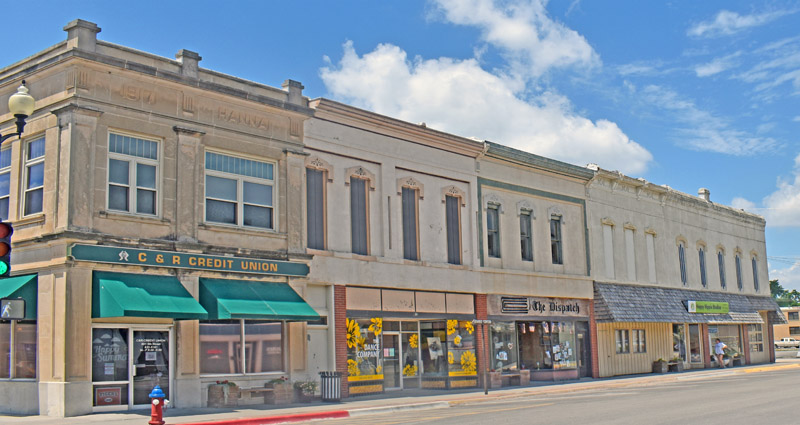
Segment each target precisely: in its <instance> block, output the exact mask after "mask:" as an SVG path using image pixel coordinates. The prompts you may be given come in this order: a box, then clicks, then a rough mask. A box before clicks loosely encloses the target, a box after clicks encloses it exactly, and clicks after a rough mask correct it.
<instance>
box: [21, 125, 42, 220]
mask: <svg viewBox="0 0 800 425" xmlns="http://www.w3.org/2000/svg"><path fill="white" fill-rule="evenodd" d="M43 196H44V137H41V138H39V139H36V140H32V141H30V142H28V144H27V145H26V146H25V194H24V198H25V201H24V202H23V205H24V207H23V212H22V215H31V214H37V213H40V212H42V199H43Z"/></svg>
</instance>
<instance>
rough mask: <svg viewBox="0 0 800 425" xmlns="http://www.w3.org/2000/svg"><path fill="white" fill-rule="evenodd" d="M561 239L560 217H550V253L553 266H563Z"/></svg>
mask: <svg viewBox="0 0 800 425" xmlns="http://www.w3.org/2000/svg"><path fill="white" fill-rule="evenodd" d="M561 245H562V238H561V217H560V216H551V217H550V253H551V255H552V258H553V264H564V256H563V250H562V247H561Z"/></svg>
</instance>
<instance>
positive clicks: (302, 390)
mask: <svg viewBox="0 0 800 425" xmlns="http://www.w3.org/2000/svg"><path fill="white" fill-rule="evenodd" d="M317 385H318V383H317V381H312V380H304V381H295V382H294V385H293V386H294V392H295V395H296V396H297V400H299V401H300V402H301V403H310V402H311V400H313V399H314V395H315V394H316V392H317Z"/></svg>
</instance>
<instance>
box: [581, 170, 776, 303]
mask: <svg viewBox="0 0 800 425" xmlns="http://www.w3.org/2000/svg"><path fill="white" fill-rule="evenodd" d="M587 191H588V200H587V210H588V212H589V218H588V223H589V240H590V253H591V254H590V256H591V261H592V264H593V268H592V276H593V277H595V278H596V279H597V280H600V281H604V282H612V283H614V282H618V283H635V284H653V283H651V282H649V275H648V268H649V264H648V259H647V247H646V240H645V233H646V232H652V233H653V234H655V239H654V242H655V266H656V282H655V284H657V285H658V286H666V287H674V288H687V289H693V290H704V289H705V290H709V291H727V292H729V293H737V294H738V293H741V294H753V295H768V294H769V277H768V275H767V263H766V239H765V233H764V227H765V222H764V220H763V219H762V218H761V217H758V216H755V215H752V214H749V213H745V212H742V211H738V210H734V209H733V208H730V207H725V206H722V205H717V204H715V203H713V202H708V201H705V200H703V199H701V198H698V197H695V196H690V195H686V194H683V193H680V192H677V191H674V190H672V189H668V188H666V187H663V186H655V185H652V184H650V183H646V182H642V181H641V180H636V179H632V178H629V177H624V176H619V175H618V174H615V173H609V172H605V171H602V170H601V171H600V173H599V175H598V177H596V178H595V180H593V181H592V182H591V183H590V184H589V185H588V189H587ZM712 199H713V198H712ZM603 223H607V224H612V225H613V227H612V229H613V231H612V244H613V251H614V254H613V255H614V257H613V259H614V273H613V276H614V277H613V278H610V277H609V275H610V274H609V273H607V271H606V270H605V265H604V264H605V249H604V238H603ZM626 227H629V228H632V229H633V231H634V233H633V235H634V253H635V255H634V258H635V259H634V261H635V268H636V279H635V280H631V279H629V278H628V272H627V263H626V262H627V255H626V248H625V234H624V232H625V230H624V229H625V228H626ZM679 240H684V241H685V243H686V275H687V285H686V286H684V285H683V284H682V283H681V280H680V267H679V261H678V241H679ZM700 246H705V247H706V248H705V251H706V260H705V263H706V278H707V282H708V287H707V288H703V286H702V285H701V281H700V264H699V257H698V249H699V247H700ZM718 247H720V248H722V249H724V252H725V275H726V283H727V289H726V290H723V289H722V288H721V287H720V278H719V269H718V266H717V248H718ZM735 252H741V267H742V280H743V289H742V290H741V291H740V290H739V289H738V288H737V282H736V270H735V261H734V253H735ZM751 255H755V257H756V258H757V261H758V282H759V287H760V289H759V290H758V291H756V290H755V288H754V282H753V272H752V266H751V261H750V260H751Z"/></svg>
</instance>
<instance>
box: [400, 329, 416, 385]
mask: <svg viewBox="0 0 800 425" xmlns="http://www.w3.org/2000/svg"><path fill="white" fill-rule="evenodd" d="M404 324H405V323H404ZM401 335H402V344H403V387H404V388H417V387H419V379H414V378H416V377H418V376H419V375H420V370H419V334H418V333H417V332H413V333H412V332H404V333H402V334H401Z"/></svg>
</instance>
